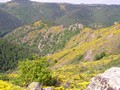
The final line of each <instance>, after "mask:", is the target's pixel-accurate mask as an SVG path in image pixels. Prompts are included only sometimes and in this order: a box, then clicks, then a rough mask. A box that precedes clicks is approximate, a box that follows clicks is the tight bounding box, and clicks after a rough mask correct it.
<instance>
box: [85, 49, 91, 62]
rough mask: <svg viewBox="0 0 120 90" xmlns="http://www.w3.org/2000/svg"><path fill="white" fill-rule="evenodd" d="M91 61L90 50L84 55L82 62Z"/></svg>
mask: <svg viewBox="0 0 120 90" xmlns="http://www.w3.org/2000/svg"><path fill="white" fill-rule="evenodd" d="M92 59H93V50H92V49H90V50H89V51H88V52H87V53H86V55H85V57H84V60H85V61H91V60H92Z"/></svg>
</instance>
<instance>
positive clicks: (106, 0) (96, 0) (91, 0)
mask: <svg viewBox="0 0 120 90" xmlns="http://www.w3.org/2000/svg"><path fill="white" fill-rule="evenodd" d="M7 1H10V0H0V2H7ZM32 1H37V2H58V3H60V2H66V3H73V4H81V3H84V4H120V0H32Z"/></svg>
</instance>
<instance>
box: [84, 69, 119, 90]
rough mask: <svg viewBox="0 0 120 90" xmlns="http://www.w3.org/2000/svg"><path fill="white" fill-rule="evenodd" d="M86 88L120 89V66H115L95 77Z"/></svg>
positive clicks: (101, 89) (100, 89) (93, 89)
mask: <svg viewBox="0 0 120 90" xmlns="http://www.w3.org/2000/svg"><path fill="white" fill-rule="evenodd" d="M86 90H120V68H117V67H113V68H111V69H109V70H107V71H105V72H104V73H103V74H100V75H98V76H96V77H93V78H92V81H91V83H90V84H89V86H88V87H87V89H86Z"/></svg>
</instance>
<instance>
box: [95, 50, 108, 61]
mask: <svg viewBox="0 0 120 90" xmlns="http://www.w3.org/2000/svg"><path fill="white" fill-rule="evenodd" d="M104 56H106V53H105V52H102V53H101V54H96V55H95V60H100V59H102V58H103V57H104Z"/></svg>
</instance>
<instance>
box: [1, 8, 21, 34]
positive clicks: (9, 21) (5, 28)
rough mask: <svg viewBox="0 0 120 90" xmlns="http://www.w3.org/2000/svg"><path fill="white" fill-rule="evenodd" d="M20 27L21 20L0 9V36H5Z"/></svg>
mask: <svg viewBox="0 0 120 90" xmlns="http://www.w3.org/2000/svg"><path fill="white" fill-rule="evenodd" d="M21 25H22V22H21V20H19V19H18V18H16V17H14V16H12V15H11V14H9V13H7V12H5V11H3V10H1V8H0V36H3V35H5V34H7V33H8V32H10V31H12V30H13V29H15V28H17V27H19V26H21Z"/></svg>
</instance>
